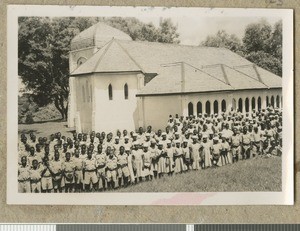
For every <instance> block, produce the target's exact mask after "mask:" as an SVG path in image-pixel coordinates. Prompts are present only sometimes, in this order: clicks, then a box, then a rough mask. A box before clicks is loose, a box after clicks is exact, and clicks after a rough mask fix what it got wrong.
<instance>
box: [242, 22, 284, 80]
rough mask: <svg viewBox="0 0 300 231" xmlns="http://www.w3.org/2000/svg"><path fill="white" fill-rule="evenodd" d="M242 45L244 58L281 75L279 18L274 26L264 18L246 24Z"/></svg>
mask: <svg viewBox="0 0 300 231" xmlns="http://www.w3.org/2000/svg"><path fill="white" fill-rule="evenodd" d="M243 46H244V56H245V58H246V59H248V60H249V61H251V62H253V63H255V64H257V65H258V66H260V67H262V68H265V69H266V70H269V71H271V72H272V73H274V74H276V75H279V76H281V75H282V21H281V20H280V21H278V22H277V23H275V25H274V27H272V26H271V25H270V24H269V23H267V22H266V21H265V20H261V21H260V22H258V23H252V24H250V25H248V26H247V27H246V29H245V35H244V37H243Z"/></svg>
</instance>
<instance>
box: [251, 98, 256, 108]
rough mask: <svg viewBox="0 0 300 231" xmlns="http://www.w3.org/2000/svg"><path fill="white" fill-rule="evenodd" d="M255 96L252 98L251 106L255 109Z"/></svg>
mask: <svg viewBox="0 0 300 231" xmlns="http://www.w3.org/2000/svg"><path fill="white" fill-rule="evenodd" d="M255 106H256V105H255V98H254V97H252V100H251V107H252V110H255Z"/></svg>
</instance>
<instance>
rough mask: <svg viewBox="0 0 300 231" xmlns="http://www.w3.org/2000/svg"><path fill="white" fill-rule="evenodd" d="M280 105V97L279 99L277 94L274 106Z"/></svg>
mask: <svg viewBox="0 0 300 231" xmlns="http://www.w3.org/2000/svg"><path fill="white" fill-rule="evenodd" d="M279 106H280V99H279V95H277V96H276V107H278V108H279Z"/></svg>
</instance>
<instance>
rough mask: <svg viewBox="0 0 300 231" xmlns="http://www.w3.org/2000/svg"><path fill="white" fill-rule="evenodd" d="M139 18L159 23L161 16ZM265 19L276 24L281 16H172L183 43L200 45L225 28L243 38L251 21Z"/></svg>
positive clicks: (255, 21) (156, 24) (147, 21)
mask: <svg viewBox="0 0 300 231" xmlns="http://www.w3.org/2000/svg"><path fill="white" fill-rule="evenodd" d="M136 18H138V19H139V20H141V21H143V22H145V23H150V22H152V23H153V24H154V25H155V26H158V25H159V18H155V17H136ZM263 19H265V20H266V21H267V22H268V23H270V24H271V25H274V24H275V23H276V22H277V21H278V20H280V18H278V17H269V18H265V17H199V18H197V19H195V18H193V17H188V16H182V17H172V18H171V20H172V21H173V23H174V24H175V25H177V26H178V29H177V31H178V33H179V35H180V37H179V38H180V41H181V44H183V45H195V46H197V45H199V44H200V42H202V41H204V40H205V39H206V37H207V36H208V35H215V34H216V33H217V32H218V31H219V30H225V31H226V32H227V33H229V34H235V35H236V36H237V37H238V38H240V39H242V38H243V36H244V32H245V28H246V26H247V25H249V24H250V23H257V22H259V21H261V20H263Z"/></svg>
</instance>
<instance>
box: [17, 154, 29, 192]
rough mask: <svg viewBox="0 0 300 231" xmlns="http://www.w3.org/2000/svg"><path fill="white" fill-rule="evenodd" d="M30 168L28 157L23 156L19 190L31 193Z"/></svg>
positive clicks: (20, 167)
mask: <svg viewBox="0 0 300 231" xmlns="http://www.w3.org/2000/svg"><path fill="white" fill-rule="evenodd" d="M29 170H30V168H29V166H28V165H27V157H26V156H22V157H21V165H20V166H19V167H18V192H19V193H30V192H31V189H30V171H29Z"/></svg>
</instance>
